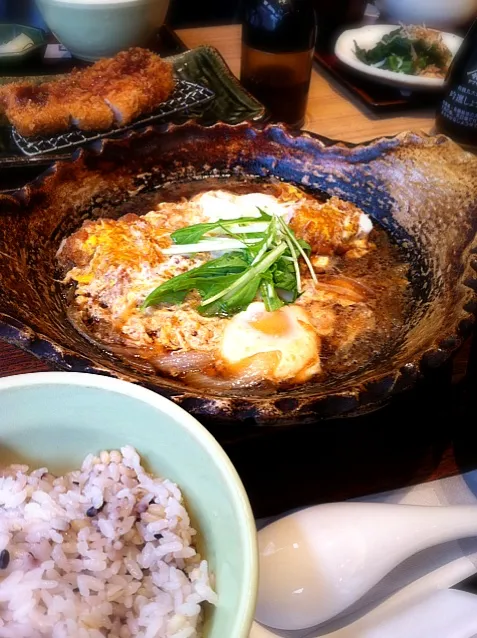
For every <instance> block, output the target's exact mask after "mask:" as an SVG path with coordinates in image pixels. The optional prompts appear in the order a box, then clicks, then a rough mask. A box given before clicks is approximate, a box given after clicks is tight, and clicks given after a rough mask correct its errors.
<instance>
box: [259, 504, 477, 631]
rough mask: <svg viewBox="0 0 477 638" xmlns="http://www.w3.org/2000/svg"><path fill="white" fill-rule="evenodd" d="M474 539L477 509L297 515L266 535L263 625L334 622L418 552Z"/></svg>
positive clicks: (365, 507)
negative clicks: (450, 542) (448, 543)
mask: <svg viewBox="0 0 477 638" xmlns="http://www.w3.org/2000/svg"><path fill="white" fill-rule="evenodd" d="M471 536H477V506H474V505H462V506H449V507H421V506H414V505H390V504H383V503H336V504H329V505H317V506H315V507H310V508H308V509H305V510H301V511H299V512H295V513H293V514H290V515H289V516H286V517H285V518H282V519H280V520H278V521H276V522H274V523H272V524H271V525H269V526H267V527H265V528H264V529H262V530H260V532H259V534H258V539H259V552H260V584H259V593H258V604H257V612H256V619H257V620H258V621H259V622H260V623H263V624H264V625H266V626H267V627H271V628H275V629H304V628H307V627H313V626H315V625H318V624H320V623H323V622H326V621H327V620H329V619H331V618H333V617H335V616H336V615H338V614H339V613H341V612H342V611H344V610H345V609H347V608H348V607H349V606H350V605H352V604H353V603H355V602H356V601H357V600H359V599H360V598H361V597H362V596H363V595H364V594H365V593H366V592H367V591H369V590H370V589H371V588H372V587H373V586H374V585H376V584H377V583H378V582H379V581H380V580H381V579H382V578H383V577H384V576H385V575H386V574H388V573H389V572H390V571H391V570H392V569H394V567H396V566H397V565H399V564H400V563H402V562H403V561H404V560H405V559H406V558H409V557H410V556H412V555H413V554H415V553H416V552H419V551H421V550H424V549H427V548H429V547H432V546H434V545H438V544H440V543H444V542H446V541H450V540H455V539H458V538H465V537H471ZM272 635H273V634H272Z"/></svg>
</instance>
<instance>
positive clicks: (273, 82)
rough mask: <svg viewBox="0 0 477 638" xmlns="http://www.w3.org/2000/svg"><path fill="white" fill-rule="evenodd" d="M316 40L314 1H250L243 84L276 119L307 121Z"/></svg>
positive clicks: (245, 19)
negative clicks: (306, 113)
mask: <svg viewBox="0 0 477 638" xmlns="http://www.w3.org/2000/svg"><path fill="white" fill-rule="evenodd" d="M315 41H316V17H315V10H314V7H313V3H312V1H311V0H244V6H243V24H242V66H241V71H240V80H241V82H242V84H243V85H244V86H245V88H246V89H247V90H248V91H249V92H250V93H251V94H252V95H254V96H255V97H256V98H257V100H259V101H260V102H262V104H264V105H265V106H266V107H267V109H268V110H269V112H270V115H271V116H272V118H273V119H274V120H275V121H279V122H284V123H286V124H288V125H290V126H292V127H296V128H300V127H301V126H302V125H303V123H304V121H305V111H306V104H307V101H308V90H309V88H310V76H311V68H312V61H313V51H314V47H315Z"/></svg>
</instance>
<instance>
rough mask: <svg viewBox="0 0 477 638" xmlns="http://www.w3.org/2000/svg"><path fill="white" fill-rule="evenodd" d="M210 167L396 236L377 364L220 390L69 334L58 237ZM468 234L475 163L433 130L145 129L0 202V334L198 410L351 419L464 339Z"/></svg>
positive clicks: (474, 223) (62, 363) (471, 271)
mask: <svg viewBox="0 0 477 638" xmlns="http://www.w3.org/2000/svg"><path fill="white" fill-rule="evenodd" d="M217 175H220V176H227V175H232V176H234V177H236V178H241V177H244V178H246V177H247V176H260V177H263V178H266V177H268V176H275V177H278V178H280V179H283V180H286V181H288V182H293V183H296V184H298V185H302V186H305V187H306V188H308V189H311V190H324V191H327V192H328V193H330V194H334V195H338V196H340V197H343V198H345V199H348V200H351V201H353V202H355V203H356V204H358V205H359V206H361V207H362V208H363V209H364V210H365V211H366V212H367V213H369V214H371V215H372V216H373V217H374V218H375V219H376V220H378V221H379V222H380V223H381V224H382V226H383V227H384V228H386V229H388V230H389V232H390V233H391V234H392V235H393V236H394V238H395V239H396V240H397V241H398V242H399V243H400V244H401V246H402V248H403V250H404V251H405V252H406V253H407V256H408V259H409V261H410V262H411V265H412V273H411V275H412V276H411V279H412V287H413V304H412V308H411V311H410V315H409V319H408V321H407V323H406V326H405V327H404V328H403V330H402V332H401V334H400V336H399V338H398V339H396V340H395V341H394V342H393V343H390V344H389V347H388V350H387V352H386V353H383V356H382V357H381V358H380V361H379V363H378V364H376V362H374V364H373V365H369V366H368V367H365V368H363V369H362V370H361V371H360V372H359V374H354V375H353V376H350V377H348V378H345V377H343V378H342V379H340V381H339V382H335V383H334V384H332V385H330V384H329V383H328V384H327V383H319V382H318V383H309V384H306V385H304V386H301V387H297V388H295V389H293V390H287V391H282V392H275V393H272V394H268V395H263V394H258V393H257V394H255V395H254V393H253V392H251V391H250V390H247V391H244V392H243V393H236V394H234V395H232V396H231V395H228V396H218V395H213V394H206V393H204V392H203V391H199V390H194V389H192V388H190V387H187V386H185V385H184V384H183V383H181V382H180V381H175V380H171V379H167V378H162V377H158V376H154V375H153V374H142V373H140V372H137V371H135V370H134V369H133V368H132V367H130V366H129V365H128V364H127V363H124V362H121V361H120V360H119V359H117V358H116V357H114V356H113V355H111V354H108V353H106V352H105V351H103V350H101V349H99V348H97V347H96V346H94V345H93V344H92V343H90V342H88V341H87V340H85V339H84V338H82V337H81V336H80V335H79V334H78V333H77V332H76V331H75V330H74V328H73V327H72V326H71V325H70V323H69V322H68V321H67V319H66V314H65V312H66V301H65V299H64V296H63V294H62V290H61V287H60V285H59V284H58V283H57V282H56V281H55V277H56V276H57V273H56V272H55V253H56V251H57V249H58V246H59V244H60V242H61V240H62V238H63V237H65V236H66V235H68V234H70V233H71V232H72V231H74V230H75V229H76V228H78V226H79V225H80V224H81V223H82V221H83V220H85V219H87V218H95V217H99V216H117V215H118V214H119V213H122V214H123V213H125V212H126V211H134V210H135V208H136V209H137V206H138V204H137V203H138V202H140V201H141V199H142V198H144V197H145V195H144V193H147V192H148V191H151V190H152V189H154V188H155V187H163V186H164V185H165V184H167V183H170V182H177V181H190V180H196V179H200V178H203V177H206V176H217ZM476 233H477V158H475V157H474V156H472V155H470V154H468V153H464V152H463V151H462V150H461V149H460V148H459V147H458V146H456V145H455V144H454V143H453V142H451V141H450V140H448V139H447V138H445V137H442V136H438V137H429V136H424V135H418V134H412V133H407V134H402V135H399V136H397V137H394V138H391V139H379V140H375V141H373V142H370V143H368V144H364V145H357V146H350V145H346V144H342V143H336V144H328V143H326V142H323V141H322V140H320V139H318V138H317V137H316V136H314V135H312V134H307V133H303V134H294V133H292V132H290V131H287V130H286V129H284V128H283V127H280V126H268V127H264V128H254V127H252V126H251V125H249V124H239V125H237V126H229V125H225V124H216V125H214V126H212V127H202V126H200V125H198V124H194V123H188V124H185V125H182V126H169V127H162V128H150V129H148V130H147V131H145V132H144V133H142V134H140V135H134V136H133V135H131V136H129V137H127V138H125V139H123V140H115V141H106V142H103V143H102V144H101V145H99V146H98V147H97V148H96V150H90V151H84V150H83V151H80V152H78V153H77V155H76V157H75V160H74V161H73V162H64V163H58V164H56V165H55V166H54V167H53V168H52V169H50V170H49V171H48V172H47V173H46V174H45V175H44V176H43V177H41V178H39V179H38V180H37V181H36V182H34V183H33V184H31V185H29V186H26V187H25V188H23V189H22V190H21V191H18V192H17V193H15V194H14V195H13V196H3V197H2V196H0V337H1V338H3V339H5V340H6V341H8V342H9V343H12V344H15V345H17V346H18V347H20V348H23V349H25V350H27V351H29V352H31V353H33V354H34V355H36V356H38V357H40V358H41V359H43V360H45V361H47V362H49V363H50V364H52V365H53V366H56V367H59V368H62V369H66V370H76V371H85V372H86V371H87V372H95V373H99V374H106V375H112V376H116V377H120V378H123V379H127V380H130V381H133V382H138V383H141V384H142V385H145V386H146V387H149V388H152V389H154V390H156V391H157V392H160V393H161V394H163V395H165V396H167V397H169V398H171V399H173V400H174V401H175V402H177V403H179V404H180V405H181V406H183V407H184V408H186V409H187V410H188V411H189V412H191V413H192V414H195V415H197V416H204V417H205V416H208V417H212V418H213V419H221V420H224V419H225V420H227V419H234V420H240V419H242V420H244V419H248V420H251V421H253V422H255V423H257V424H289V423H304V422H307V421H311V420H315V419H324V418H330V417H337V416H344V415H356V414H359V413H361V412H366V411H369V410H372V409H375V408H376V407H378V406H380V405H383V404H384V403H386V402H387V401H388V400H389V399H390V398H391V397H392V396H394V395H396V394H398V393H400V392H402V391H403V390H406V389H408V388H410V387H412V386H414V385H415V384H416V382H417V381H418V380H419V378H420V377H421V376H422V375H425V373H426V370H428V369H429V368H435V367H437V366H439V365H440V364H442V363H443V362H444V361H446V360H447V359H448V357H449V356H450V355H451V354H452V352H453V351H455V350H456V348H457V347H458V346H459V345H460V343H461V342H462V339H463V338H464V336H465V335H466V334H468V331H469V329H470V327H471V325H472V323H473V321H474V318H473V314H472V313H473V312H474V311H475V309H476V296H475V294H474V291H473V288H476V287H477V278H476V274H475V268H474V266H475V263H476V262H475V256H474V253H475V251H476V247H477V240H476Z"/></svg>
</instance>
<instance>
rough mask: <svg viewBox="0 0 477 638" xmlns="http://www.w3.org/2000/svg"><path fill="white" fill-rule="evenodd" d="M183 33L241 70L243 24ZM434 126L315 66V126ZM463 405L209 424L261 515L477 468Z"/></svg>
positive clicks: (0, 348)
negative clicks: (288, 427) (273, 423)
mask: <svg viewBox="0 0 477 638" xmlns="http://www.w3.org/2000/svg"><path fill="white" fill-rule="evenodd" d="M179 35H180V37H181V38H182V39H183V40H184V42H185V43H186V44H187V45H188V46H189V47H195V46H197V45H200V44H211V45H213V46H215V47H217V48H218V49H219V50H220V51H221V52H222V54H223V55H224V57H225V59H226V61H227V62H228V64H229V65H230V67H231V69H232V70H233V72H234V73H236V74H237V75H238V73H239V68H240V28H239V27H237V26H225V27H211V28H200V29H186V30H181V31H179ZM432 126H433V114H432V112H422V111H420V112H419V113H407V114H406V115H397V116H394V117H378V116H376V115H373V114H372V113H370V112H368V111H366V110H365V108H364V107H362V106H360V105H358V104H357V103H356V102H355V101H354V99H353V98H352V96H350V95H348V94H347V93H346V91H344V90H343V89H341V88H340V87H339V86H338V85H336V83H335V82H334V81H333V80H332V79H330V78H329V77H326V76H325V75H324V74H323V72H321V71H320V70H319V69H318V68H315V69H314V71H313V76H312V81H311V89H310V99H309V104H308V111H307V116H306V124H305V128H306V129H308V130H310V131H314V132H317V133H321V134H323V135H325V136H327V137H331V138H338V139H343V140H348V141H352V142H359V141H364V140H367V139H370V138H373V137H376V136H380V135H392V134H395V133H398V132H400V131H404V130H407V129H414V130H417V129H421V130H424V131H430V130H431V129H432ZM459 366H460V367H459ZM47 369H48V368H47V366H46V365H45V364H43V363H41V362H39V361H37V360H36V359H35V358H34V357H33V356H31V355H28V354H25V353H22V352H20V351H19V350H16V349H14V348H12V347H10V346H7V345H5V344H0V376H5V375H9V374H18V373H22V372H37V371H42V370H47ZM464 369H465V356H464V357H461V358H460V359H458V360H457V373H458V374H461V373H462V372H463V370H464ZM454 372H455V370H454ZM456 392H458V390H456ZM433 393H434V394H435V396H436V397H438V396H439V394H440V391H439V389H436V387H435V386H434V387H433V388H432V387H431V389H430V390H428V395H429V396H430V404H431V403H435V401H434V399H433V398H432V397H433ZM430 404H429V405H430ZM456 405H457V412H458V411H459V410H458V407H459V406H458V403H457V404H456V403H455V402H454V404H453V407H450V408H449V406H447V407H446V406H444V407H443V408H442V410H440V409H439V410H440V412H442V414H439V415H438V417H436V415H435V413H434V412H431V411H430V408H429V407H428V406H427V404H425V403H423V404H422V408H421V410H420V412H417V413H416V412H415V411H413V413H412V415H410V414H408V412H406V406H405V405H404V407H403V408H401V412H399V411H398V408H397V407H396V408H395V407H394V406H393V407H392V408H391V409H390V410H389V409H388V410H384V411H382V412H379V413H378V414H376V415H375V416H374V417H371V418H369V419H367V420H366V421H363V419H361V417H360V419H361V420H359V419H354V420H352V421H350V420H348V421H347V423H344V422H332V423H329V424H328V425H326V426H323V425H316V426H311V427H309V428H305V429H301V430H300V431H299V432H298V431H296V430H295V431H285V430H281V429H276V431H275V433H274V434H273V435H272V434H271V433H270V432H269V431H264V430H263V429H260V428H250V429H249V434H248V437H247V438H244V436H243V431H244V427H243V426H237V427H236V428H235V429H234V428H233V427H230V428H228V429H227V431H226V432H225V431H224V429H222V428H221V426H219V427H217V426H216V425H214V424H207V425H208V426H209V427H210V429H211V430H212V431H213V432H214V433H215V434H216V435H217V437H218V438H219V439H220V441H221V442H222V444H223V445H224V446H225V447H226V450H227V452H228V453H229V455H230V456H231V457H232V460H233V461H234V463H235V464H236V466H237V468H238V470H239V472H240V474H241V475H242V478H243V479H244V482H245V485H246V487H247V489H248V492H249V495H250V496H251V500H252V504H253V505H254V507H255V511H256V514H257V515H262V516H264V515H268V514H273V513H276V512H277V511H280V510H283V508H286V507H291V506H295V505H300V504H303V503H306V502H310V501H313V502H317V501H319V500H323V501H324V500H334V499H343V498H349V497H352V496H358V495H362V494H366V493H369V492H373V491H377V490H379V489H390V488H393V487H398V486H402V485H406V484H413V483H417V482H421V481H427V480H430V479H434V478H438V477H443V476H448V475H452V474H455V473H457V472H460V471H462V470H463V469H466V468H468V467H477V452H475V453H472V454H469V451H470V450H476V451H477V445H476V444H475V443H477V442H475V441H469V439H468V434H469V432H472V430H470V431H469V432H468V431H467V430H468V429H467V428H465V427H461V426H459V425H458V423H457V422H459V423H461V422H462V418H461V415H460V414H456ZM446 410H448V412H447V415H446ZM437 418H439V419H441V421H442V422H439V421H438V420H436V419H437ZM464 418H465V417H464ZM459 419H460V420H459ZM454 420H455V421H456V423H457V425H456V423H454ZM473 429H475V428H473ZM279 430H280V431H279ZM389 439H390V440H389ZM291 476H293V477H296V479H297V485H300V495H297V493H296V489H295V487H294V486H292V487H288V485H289V480H288V479H289V477H291Z"/></svg>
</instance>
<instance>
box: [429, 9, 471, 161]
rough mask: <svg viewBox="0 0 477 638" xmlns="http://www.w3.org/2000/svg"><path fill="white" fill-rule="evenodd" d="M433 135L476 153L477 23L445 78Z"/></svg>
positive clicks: (467, 36) (468, 34) (466, 37)
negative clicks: (439, 134) (441, 135)
mask: <svg viewBox="0 0 477 638" xmlns="http://www.w3.org/2000/svg"><path fill="white" fill-rule="evenodd" d="M436 131H437V132H438V133H443V134H444V135H447V136H448V137H450V138H452V139H453V140H454V141H456V142H457V143H458V144H460V145H462V146H464V147H465V148H467V149H469V150H474V151H475V150H477V20H476V21H475V22H474V23H473V25H472V26H471V27H470V29H469V31H468V33H467V35H466V36H465V38H464V41H463V43H462V45H461V47H460V49H459V51H458V52H457V54H456V56H455V58H454V60H453V61H452V64H451V66H450V69H449V72H448V74H447V81H446V89H445V95H444V98H443V100H442V102H441V103H440V104H439V107H438V110H437V115H436Z"/></svg>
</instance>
